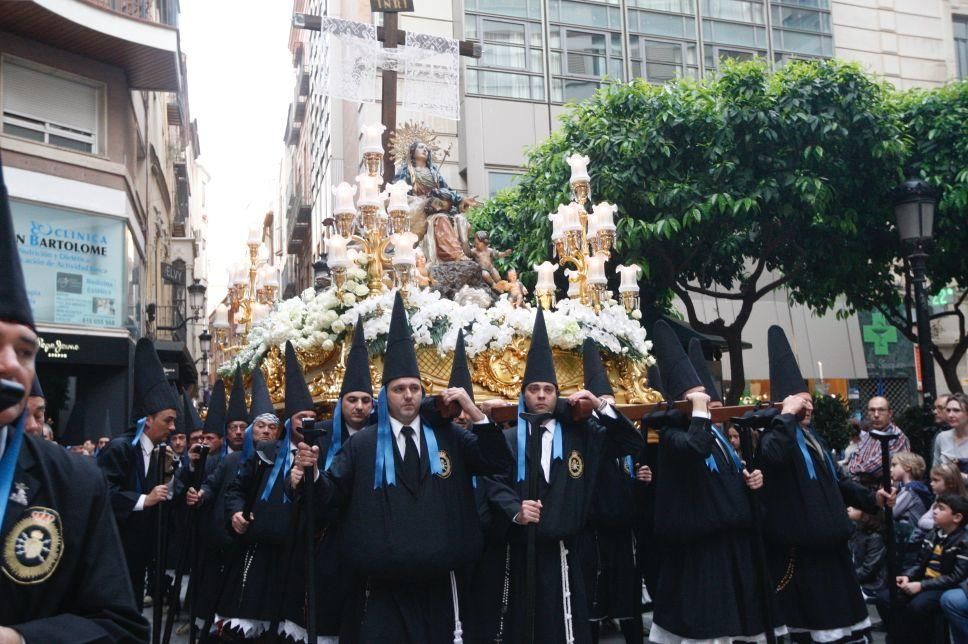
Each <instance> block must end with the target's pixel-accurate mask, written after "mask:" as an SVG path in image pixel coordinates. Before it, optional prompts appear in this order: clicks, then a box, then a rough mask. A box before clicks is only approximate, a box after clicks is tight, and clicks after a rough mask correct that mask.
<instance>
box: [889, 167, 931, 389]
mask: <svg viewBox="0 0 968 644" xmlns="http://www.w3.org/2000/svg"><path fill="white" fill-rule="evenodd" d="M891 198H892V200H893V202H894V216H895V217H896V218H897V232H898V234H899V235H900V237H901V244H902V245H907V246H908V247H909V248H910V249H911V252H910V254H909V255H908V256H907V257H908V261H909V262H911V273H912V277H913V281H914V303H915V307H916V311H917V324H918V354H919V356H920V358H921V383H922V392H923V394H924V404H925V406H926V407H930V406H931V405H932V404H934V399H935V397H936V395H937V392H936V391H935V384H934V362H933V361H932V360H931V320H930V317H929V315H930V314H929V313H928V298H927V294H926V293H925V288H924V265H925V260H926V259H927V257H928V254H927V253H926V252H925V250H924V249H925V247H926V246H927V244H928V243H929V242H930V241H931V235H932V233H933V232H934V211H935V208H936V206H937V204H938V191H937V190H935V189H934V188H933V187H932V186H931V185H930V184H928V183H927V182H925V181H922V180H921V179H917V178H915V177H913V176H912V177H911V178H910V179H908V180H907V181H905V182H904V183H902V184H901V185H899V186H897V187H896V188H894V190H892V191H891Z"/></svg>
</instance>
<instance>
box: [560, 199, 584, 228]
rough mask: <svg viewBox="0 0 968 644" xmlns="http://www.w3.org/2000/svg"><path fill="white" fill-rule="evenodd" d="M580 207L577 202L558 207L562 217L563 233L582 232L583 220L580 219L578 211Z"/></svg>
mask: <svg viewBox="0 0 968 644" xmlns="http://www.w3.org/2000/svg"><path fill="white" fill-rule="evenodd" d="M579 208H580V206H579V205H578V204H576V203H575V202H572V203H570V204H568V205H567V206H565V205H561V206H558V215H559V216H560V217H561V231H562V232H565V233H567V232H569V231H572V230H581V219H579V218H578V209H579Z"/></svg>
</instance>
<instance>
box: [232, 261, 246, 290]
mask: <svg viewBox="0 0 968 644" xmlns="http://www.w3.org/2000/svg"><path fill="white" fill-rule="evenodd" d="M229 274H230V275H231V279H232V285H233V286H245V285H246V284H247V283H248V281H249V262H246V261H238V262H236V263H235V266H234V267H233V268H232V271H231V272H230V273H229Z"/></svg>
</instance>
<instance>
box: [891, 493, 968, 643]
mask: <svg viewBox="0 0 968 644" xmlns="http://www.w3.org/2000/svg"><path fill="white" fill-rule="evenodd" d="M931 511H932V513H933V514H934V526H935V527H934V529H933V530H931V531H930V532H929V533H928V534H927V536H926V537H925V539H924V543H923V545H922V546H921V556H920V557H919V559H918V562H917V564H915V565H914V566H912V567H910V568H908V569H907V570H905V572H904V574H903V575H901V576H899V577H898V578H897V580H896V583H897V587H898V589H899V590H900V591H901V592H900V593H898V595H899V597H900V602H901V604H902V605H901V606H900V607H898V608H897V609H895V612H894V614H893V615H892V620H894V622H893V624H892V626H893V628H891V629H889V632H890V633H891V634H892V635H893V638H892V639H894V638H896V641H898V642H919V641H931V638H930V635H929V633H930V628H931V618H932V617H933V616H934V615H935V614H936V613H937V612H938V611H939V610H940V608H941V597H942V595H944V593H945V591H948V590H952V589H954V590H960V589H959V586H960V585H961V584H962V583H963V582H964V581H965V580H966V579H968V535H966V533H965V528H964V526H965V521H966V520H968V499H966V498H965V497H964V496H959V495H957V494H942V495H941V496H939V497H938V500H937V501H935V503H934V506H933V507H932V509H931ZM882 598H883V596H882Z"/></svg>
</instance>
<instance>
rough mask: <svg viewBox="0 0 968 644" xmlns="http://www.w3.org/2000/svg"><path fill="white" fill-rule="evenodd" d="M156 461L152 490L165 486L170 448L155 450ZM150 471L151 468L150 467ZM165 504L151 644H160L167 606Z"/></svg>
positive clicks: (158, 524) (159, 517)
mask: <svg viewBox="0 0 968 644" xmlns="http://www.w3.org/2000/svg"><path fill="white" fill-rule="evenodd" d="M151 458H152V460H153V461H154V463H153V465H154V468H155V470H154V471H155V481H154V485H153V486H152V488H154V487H156V486H158V485H164V484H165V474H166V472H167V469H168V467H167V466H168V446H167V445H165V444H161V445H159V446H158V447H156V448H155V449H154V451H153V452H152V454H151ZM149 469H150V466H149ZM167 518H168V515H167V513H166V512H165V504H164V503H159V504H158V509H157V510H156V512H155V570H154V580H155V583H154V595H155V601H154V604H153V605H152V607H151V644H159V642H160V641H161V614H162V610H163V609H164V606H165V598H164V591H163V590H162V586H163V584H164V579H165V534H166V532H165V529H166V527H167V525H166V523H167V522H166V519H167Z"/></svg>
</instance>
